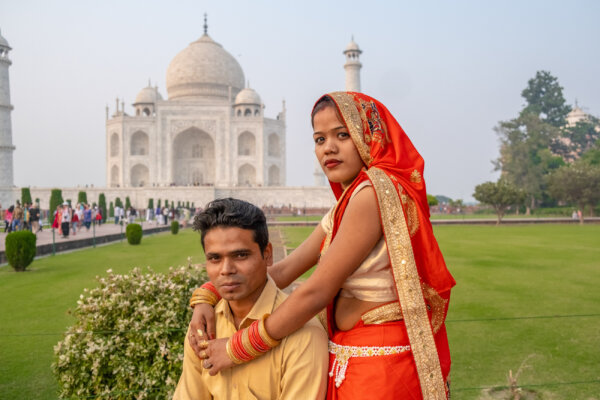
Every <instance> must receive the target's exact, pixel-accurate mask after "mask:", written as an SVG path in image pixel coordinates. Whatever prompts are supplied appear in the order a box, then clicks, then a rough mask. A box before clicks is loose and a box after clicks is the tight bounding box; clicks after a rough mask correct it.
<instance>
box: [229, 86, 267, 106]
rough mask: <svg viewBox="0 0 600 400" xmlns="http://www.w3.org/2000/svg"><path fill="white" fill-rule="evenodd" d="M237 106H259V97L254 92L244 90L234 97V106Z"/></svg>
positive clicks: (252, 90) (248, 89)
mask: <svg viewBox="0 0 600 400" xmlns="http://www.w3.org/2000/svg"><path fill="white" fill-rule="evenodd" d="M238 104H257V105H260V104H261V101H260V96H259V95H258V93H256V90H254V89H251V88H246V89H244V90H242V91H241V92H239V93H238V95H237V96H236V97H235V105H238Z"/></svg>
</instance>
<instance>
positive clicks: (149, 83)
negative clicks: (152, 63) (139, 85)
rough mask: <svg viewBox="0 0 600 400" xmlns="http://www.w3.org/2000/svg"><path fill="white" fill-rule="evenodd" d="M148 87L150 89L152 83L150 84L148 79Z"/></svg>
mask: <svg viewBox="0 0 600 400" xmlns="http://www.w3.org/2000/svg"><path fill="white" fill-rule="evenodd" d="M148 87H152V83H151V82H150V78H148Z"/></svg>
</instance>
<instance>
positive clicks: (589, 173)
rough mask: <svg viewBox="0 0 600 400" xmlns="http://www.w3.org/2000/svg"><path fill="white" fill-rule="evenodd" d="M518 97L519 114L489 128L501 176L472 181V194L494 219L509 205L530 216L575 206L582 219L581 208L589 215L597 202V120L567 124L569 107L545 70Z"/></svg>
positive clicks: (586, 118)
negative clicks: (493, 134)
mask: <svg viewBox="0 0 600 400" xmlns="http://www.w3.org/2000/svg"><path fill="white" fill-rule="evenodd" d="M521 96H522V97H523V98H524V99H525V104H524V106H523V108H522V110H521V111H520V113H519V115H518V116H517V117H515V118H513V119H510V120H508V121H500V122H499V123H498V125H497V126H496V127H495V128H494V129H495V131H496V133H497V135H498V137H499V139H500V155H499V157H498V158H497V159H496V160H494V161H493V163H494V166H495V169H496V170H498V171H500V172H501V174H500V178H499V180H498V181H497V182H485V183H482V184H480V185H477V186H476V187H475V193H474V194H473V197H475V199H477V200H478V201H480V202H481V203H484V204H488V205H491V206H492V207H493V208H494V210H495V211H496V213H497V215H498V223H499V222H500V221H501V219H502V217H503V216H504V214H505V213H506V211H507V210H508V208H509V207H510V206H524V207H525V213H526V214H530V213H531V212H532V210H535V209H536V208H539V207H555V206H557V205H573V206H576V207H577V208H578V209H579V210H581V211H582V212H581V213H580V216H579V218H580V222H581V223H583V212H585V211H586V210H587V211H588V212H589V215H593V214H594V208H595V207H596V206H598V203H600V120H599V119H598V118H597V117H594V116H592V115H587V114H586V115H585V116H584V117H583V118H581V119H580V120H578V121H576V122H574V123H573V121H571V123H568V121H567V115H568V114H569V113H570V112H571V110H572V108H571V106H570V105H568V104H567V103H566V101H565V98H564V96H563V88H562V87H561V86H560V84H559V82H558V79H557V78H556V77H554V76H553V75H552V74H551V73H550V72H548V71H538V72H537V73H536V75H535V77H533V78H532V79H530V80H529V81H528V83H527V87H526V88H525V89H523V91H522V92H521Z"/></svg>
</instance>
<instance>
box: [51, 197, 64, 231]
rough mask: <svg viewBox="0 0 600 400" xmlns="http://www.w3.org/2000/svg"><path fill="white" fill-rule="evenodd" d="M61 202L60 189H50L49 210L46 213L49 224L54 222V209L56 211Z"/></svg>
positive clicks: (62, 201)
mask: <svg viewBox="0 0 600 400" xmlns="http://www.w3.org/2000/svg"><path fill="white" fill-rule="evenodd" d="M62 203H64V200H63V197H62V190H60V189H52V192H50V212H49V213H48V222H49V223H50V225H52V223H53V222H54V211H56V207H58V206H59V205H61V204H62Z"/></svg>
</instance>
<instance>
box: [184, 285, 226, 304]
mask: <svg viewBox="0 0 600 400" xmlns="http://www.w3.org/2000/svg"><path fill="white" fill-rule="evenodd" d="M219 300H221V296H220V295H219V292H217V289H216V288H215V285H213V284H212V283H211V282H206V283H205V284H204V285H202V286H200V287H199V288H198V289H196V290H194V293H193V294H192V298H191V299H190V307H192V308H194V306H195V305H196V304H210V305H211V306H213V307H214V306H215V305H216V304H217V303H218V302H219Z"/></svg>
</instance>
